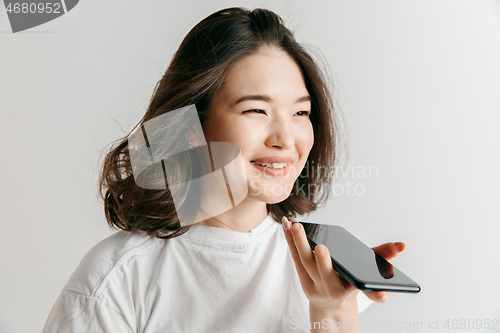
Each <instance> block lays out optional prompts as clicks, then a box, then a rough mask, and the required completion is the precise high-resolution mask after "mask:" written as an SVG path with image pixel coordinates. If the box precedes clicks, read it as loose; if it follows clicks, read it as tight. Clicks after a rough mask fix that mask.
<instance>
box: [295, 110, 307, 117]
mask: <svg viewBox="0 0 500 333" xmlns="http://www.w3.org/2000/svg"><path fill="white" fill-rule="evenodd" d="M301 112H302V114H301V116H308V115H309V113H310V112H309V111H299V112H297V113H301Z"/></svg>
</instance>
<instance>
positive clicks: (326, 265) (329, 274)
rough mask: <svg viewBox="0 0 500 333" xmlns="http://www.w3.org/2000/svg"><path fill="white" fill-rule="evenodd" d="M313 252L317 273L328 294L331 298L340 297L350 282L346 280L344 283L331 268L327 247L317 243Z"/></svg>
mask: <svg viewBox="0 0 500 333" xmlns="http://www.w3.org/2000/svg"><path fill="white" fill-rule="evenodd" d="M314 254H315V256H316V265H317V267H318V272H319V275H320V277H321V280H322V282H323V285H324V286H325V289H326V291H327V293H328V295H329V296H330V297H333V298H338V297H342V296H343V295H344V294H345V292H346V289H347V288H348V287H349V286H350V283H348V282H347V285H345V284H344V283H343V282H342V281H341V280H340V276H339V275H338V274H337V272H336V271H335V269H334V268H333V264H332V259H331V257H330V252H329V251H328V248H327V247H326V246H324V245H322V244H318V245H316V247H315V248H314Z"/></svg>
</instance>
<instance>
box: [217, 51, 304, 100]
mask: <svg viewBox="0 0 500 333" xmlns="http://www.w3.org/2000/svg"><path fill="white" fill-rule="evenodd" d="M247 94H263V95H269V96H271V97H272V98H273V100H280V101H282V102H285V101H292V100H293V101H295V100H296V99H297V97H299V96H303V95H307V94H308V92H307V89H306V85H305V81H304V77H303V73H302V71H301V70H300V68H299V66H298V65H297V63H296V62H295V60H294V59H293V58H292V57H291V56H290V55H289V54H288V53H287V52H285V51H283V50H279V49H276V48H272V49H269V48H265V49H261V50H259V51H257V52H256V53H253V54H251V55H249V56H246V57H244V58H243V59H241V60H239V61H238V62H237V63H236V64H235V65H234V66H233V68H232V69H231V70H230V71H229V73H228V75H227V77H226V79H225V81H224V85H223V86H222V87H221V89H220V91H219V92H218V95H220V96H221V97H222V96H223V97H224V99H225V100H227V101H228V102H229V101H233V102H234V101H235V100H236V99H238V98H239V97H241V96H243V95H247Z"/></svg>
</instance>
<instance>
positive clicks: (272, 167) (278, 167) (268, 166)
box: [251, 161, 288, 169]
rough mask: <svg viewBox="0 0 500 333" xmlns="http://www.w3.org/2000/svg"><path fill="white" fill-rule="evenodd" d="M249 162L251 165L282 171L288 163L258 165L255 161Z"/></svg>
mask: <svg viewBox="0 0 500 333" xmlns="http://www.w3.org/2000/svg"><path fill="white" fill-rule="evenodd" d="M251 162H252V163H253V164H258V165H262V166H264V167H267V168H271V169H283V168H285V167H286V166H287V165H288V163H259V162H255V161H251Z"/></svg>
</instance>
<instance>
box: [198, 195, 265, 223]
mask: <svg viewBox="0 0 500 333" xmlns="http://www.w3.org/2000/svg"><path fill="white" fill-rule="evenodd" d="M267 214H268V213H267V208H266V203H265V202H262V201H257V200H253V199H252V198H250V197H249V196H247V197H246V198H245V199H244V200H243V201H242V202H240V203H239V204H238V205H237V206H236V207H234V208H233V209H230V210H228V211H227V212H224V213H222V214H220V215H217V216H215V217H214V218H210V219H207V220H205V221H201V222H198V223H195V224H198V225H206V226H211V227H217V228H221V229H227V230H233V231H238V232H250V230H252V229H253V228H255V227H256V226H258V225H259V224H260V223H261V222H262V221H263V220H264V219H265V218H266V217H267Z"/></svg>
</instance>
